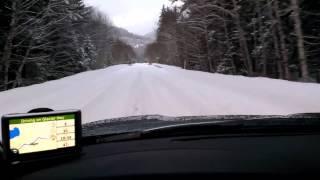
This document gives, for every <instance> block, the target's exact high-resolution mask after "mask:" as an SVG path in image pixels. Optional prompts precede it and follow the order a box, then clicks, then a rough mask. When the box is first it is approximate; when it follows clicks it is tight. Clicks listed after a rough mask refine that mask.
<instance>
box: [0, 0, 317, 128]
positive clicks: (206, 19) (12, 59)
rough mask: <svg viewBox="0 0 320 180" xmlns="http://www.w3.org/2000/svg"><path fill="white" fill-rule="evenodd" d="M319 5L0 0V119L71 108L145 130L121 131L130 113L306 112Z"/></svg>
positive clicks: (310, 104) (312, 95) (312, 108)
mask: <svg viewBox="0 0 320 180" xmlns="http://www.w3.org/2000/svg"><path fill="white" fill-rule="evenodd" d="M319 7H320V1H316V0H314V1H301V0H272V1H271V0H135V1H132V0H1V2H0V16H1V22H0V90H1V92H0V116H2V115H5V114H10V113H26V112H28V111H29V110H31V109H35V108H50V109H53V110H66V109H80V110H81V111H82V121H83V124H87V123H94V122H96V121H100V120H104V121H103V122H105V123H109V122H116V121H117V120H119V118H120V119H121V118H124V119H121V121H119V123H118V124H121V125H122V127H123V129H124V130H125V131H130V130H132V129H144V128H145V127H149V126H147V125H144V123H145V121H141V122H144V123H141V124H135V125H134V127H133V125H132V127H130V126H131V124H130V120H132V119H133V120H137V119H138V120H139V118H128V117H132V116H144V115H158V116H161V118H160V119H161V120H163V121H165V120H168V118H166V117H186V116H191V117H192V116H202V117H205V116H215V115H233V116H240V115H289V114H297V113H317V112H319V111H320V103H319V102H320V93H319V92H320V85H319V84H318V83H320V58H319V57H320V21H319V18H320V9H319ZM142 118H143V117H142ZM145 119H146V118H145ZM108 120H109V121H108ZM120 122H121V123H120ZM123 125H125V126H123ZM93 131H94V130H93ZM105 133H108V132H105Z"/></svg>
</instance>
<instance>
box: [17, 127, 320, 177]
mask: <svg viewBox="0 0 320 180" xmlns="http://www.w3.org/2000/svg"><path fill="white" fill-rule="evenodd" d="M319 139H320V133H287V134H268V135H266V134H250V135H249V134H247V135H246V134H229V135H206V136H180V137H166V138H154V139H141V140H130V141H120V142H109V143H101V144H94V145H87V146H84V147H83V149H82V155H81V156H80V157H78V158H74V159H71V160H65V161H64V162H63V163H58V164H56V165H51V166H50V167H45V166H40V167H39V168H38V169H33V171H28V173H25V174H20V175H17V174H16V177H15V178H17V179H32V180H33V179H163V178H187V179H189V178H193V179H200V178H201V179H206V178H207V179H213V178H220V179H224V178H232V177H236V178H243V177H246V178H252V179H256V178H257V179H269V178H270V177H273V176H275V177H281V176H283V177H298V176H301V177H306V176H318V177H320V175H319V174H320V154H319V153H320V143H319V142H320V141H319ZM11 170H12V169H11ZM13 170H14V169H13Z"/></svg>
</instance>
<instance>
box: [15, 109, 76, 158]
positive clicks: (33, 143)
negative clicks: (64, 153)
mask: <svg viewBox="0 0 320 180" xmlns="http://www.w3.org/2000/svg"><path fill="white" fill-rule="evenodd" d="M9 130H10V149H11V150H15V151H18V153H19V154H26V153H34V152H40V151H48V150H56V149H60V148H67V147H74V146H75V115H74V114H69V115H55V116H47V117H33V118H22V119H12V120H10V121H9Z"/></svg>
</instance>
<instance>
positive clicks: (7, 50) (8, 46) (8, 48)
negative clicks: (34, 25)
mask: <svg viewBox="0 0 320 180" xmlns="http://www.w3.org/2000/svg"><path fill="white" fill-rule="evenodd" d="M16 7H17V3H16V0H13V1H12V7H11V8H12V14H11V22H10V30H9V34H8V35H7V40H6V42H5V45H4V49H3V55H2V58H1V62H3V63H4V79H3V90H8V85H9V69H10V57H11V53H12V47H13V42H12V41H13V38H14V35H15V30H14V27H15V26H16Z"/></svg>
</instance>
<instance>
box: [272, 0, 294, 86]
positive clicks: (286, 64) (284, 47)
mask: <svg viewBox="0 0 320 180" xmlns="http://www.w3.org/2000/svg"><path fill="white" fill-rule="evenodd" d="M273 8H274V12H275V16H276V20H277V30H278V33H279V39H280V48H281V54H282V61H283V63H282V64H283V68H284V76H285V79H287V80H290V79H291V74H290V70H289V53H288V49H287V45H286V40H285V35H284V32H283V28H282V21H281V17H280V12H279V11H280V10H279V1H278V0H275V1H274V2H273Z"/></svg>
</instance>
